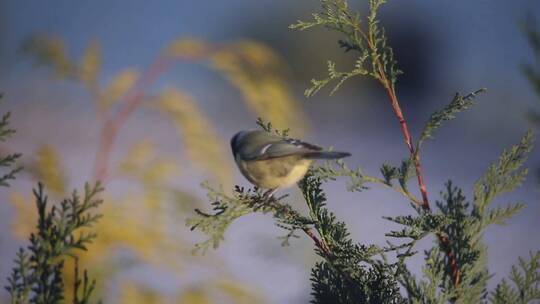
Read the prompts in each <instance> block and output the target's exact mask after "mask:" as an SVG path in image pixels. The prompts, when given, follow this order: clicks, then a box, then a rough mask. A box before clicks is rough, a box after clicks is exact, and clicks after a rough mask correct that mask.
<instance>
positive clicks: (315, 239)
mask: <svg viewBox="0 0 540 304" xmlns="http://www.w3.org/2000/svg"><path fill="white" fill-rule="evenodd" d="M302 230H304V232H305V233H306V234H307V235H308V236H309V237H310V238H311V239H312V240H313V242H314V243H315V246H317V248H319V249H320V250H321V251H322V252H324V254H325V255H326V256H330V249H329V248H328V247H327V246H326V244H324V243H323V242H322V241H321V240H320V239H319V238H318V237H317V236H316V235H315V234H314V233H313V231H311V229H309V228H303V229H302Z"/></svg>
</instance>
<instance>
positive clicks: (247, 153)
mask: <svg viewBox="0 0 540 304" xmlns="http://www.w3.org/2000/svg"><path fill="white" fill-rule="evenodd" d="M231 149H232V153H233V156H234V160H235V161H236V164H237V165H238V168H239V169H240V172H242V174H243V175H244V176H245V177H246V178H247V179H248V180H249V181H250V182H251V183H252V184H254V185H255V186H257V187H259V188H265V189H269V190H268V191H267V192H266V193H265V197H267V198H268V197H270V196H272V195H273V194H274V193H275V192H276V191H277V189H278V188H286V187H290V186H292V185H294V184H295V183H296V182H298V181H299V180H300V179H302V177H304V175H305V174H306V172H307V171H308V169H309V167H310V166H311V164H312V163H313V161H314V160H316V159H338V158H343V157H347V156H350V155H351V154H350V153H347V152H337V151H323V148H321V147H319V146H316V145H313V144H309V143H306V142H303V141H300V140H296V139H287V138H283V137H280V136H277V135H274V134H270V133H268V132H266V131H262V130H251V131H240V132H238V133H236V134H235V135H234V136H233V137H232V138H231Z"/></svg>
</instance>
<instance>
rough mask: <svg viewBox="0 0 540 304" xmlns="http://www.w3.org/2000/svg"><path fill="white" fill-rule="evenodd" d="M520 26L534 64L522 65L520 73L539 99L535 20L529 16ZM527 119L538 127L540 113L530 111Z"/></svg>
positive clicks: (539, 55)
mask: <svg viewBox="0 0 540 304" xmlns="http://www.w3.org/2000/svg"><path fill="white" fill-rule="evenodd" d="M521 26H522V30H523V32H524V33H525V35H526V37H527V41H528V42H529V46H530V48H531V50H532V52H533V55H534V63H528V64H524V65H522V66H521V71H522V73H523V75H525V77H526V78H527V80H528V81H529V83H530V85H531V87H532V88H533V89H534V91H535V92H536V94H537V95H538V96H539V97H540V32H539V31H538V25H537V22H536V20H535V19H534V18H533V17H531V16H529V17H528V18H527V19H526V20H524V22H522V24H521ZM539 100H540V98H539ZM528 117H529V119H530V120H531V121H532V122H534V123H535V124H536V125H540V113H539V111H538V109H531V110H530V111H529V113H528Z"/></svg>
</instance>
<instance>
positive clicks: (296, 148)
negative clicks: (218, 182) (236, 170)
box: [245, 139, 322, 160]
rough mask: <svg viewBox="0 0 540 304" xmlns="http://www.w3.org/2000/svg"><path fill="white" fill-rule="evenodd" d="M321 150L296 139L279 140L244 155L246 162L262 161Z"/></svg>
mask: <svg viewBox="0 0 540 304" xmlns="http://www.w3.org/2000/svg"><path fill="white" fill-rule="evenodd" d="M321 150H322V148H321V147H319V146H316V145H313V144H310V143H306V142H303V141H300V140H297V139H281V140H278V141H275V142H271V143H268V144H265V145H264V146H262V147H260V148H258V149H257V150H256V151H254V152H253V153H250V154H248V155H245V159H246V160H264V159H271V158H278V157H284V156H290V155H302V154H309V153H311V152H315V151H321Z"/></svg>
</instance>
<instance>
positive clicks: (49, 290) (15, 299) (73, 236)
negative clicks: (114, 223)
mask: <svg viewBox="0 0 540 304" xmlns="http://www.w3.org/2000/svg"><path fill="white" fill-rule="evenodd" d="M102 191H103V188H102V187H101V185H100V184H99V183H96V184H95V185H94V186H93V187H90V186H89V185H88V184H86V185H85V191H84V196H83V197H80V196H79V194H78V193H77V192H76V191H74V192H73V193H72V195H71V197H70V198H68V199H65V200H63V201H62V202H61V203H60V204H59V205H58V206H56V205H55V206H52V207H50V206H48V198H47V196H46V195H45V193H44V187H43V185H42V184H41V183H40V184H39V185H38V188H37V189H35V190H34V196H35V199H36V207H37V210H38V223H37V226H36V232H34V233H32V234H31V235H30V238H29V239H30V245H29V246H28V247H27V248H20V249H19V252H18V253H17V258H16V259H15V267H14V268H13V270H12V273H11V276H10V277H9V278H8V285H7V286H6V289H7V291H8V292H9V294H10V296H11V302H12V303H14V304H19V303H21V304H22V303H36V304H50V303H60V302H62V301H63V299H64V280H63V278H62V270H63V268H64V262H65V259H66V258H67V257H72V258H75V259H77V258H76V251H77V250H86V249H87V245H88V244H90V243H91V242H92V240H93V239H94V238H95V237H96V234H95V233H92V232H84V231H83V230H81V229H83V228H89V227H91V226H92V225H93V224H95V223H96V222H97V221H98V220H99V219H100V218H101V215H100V214H95V213H93V212H94V211H95V209H96V208H97V207H98V206H99V205H100V204H101V203H102V200H101V199H99V198H97V195H98V194H99V193H100V192H102ZM78 271H79V270H78V263H76V268H75V272H76V279H75V288H74V292H75V294H74V303H77V304H82V303H88V301H89V299H90V296H91V293H92V291H93V289H94V286H95V282H94V281H89V279H88V274H87V272H86V270H85V271H84V275H83V276H84V277H83V281H82V290H81V279H80V278H79V276H78Z"/></svg>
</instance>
